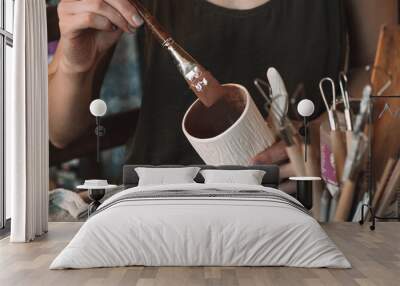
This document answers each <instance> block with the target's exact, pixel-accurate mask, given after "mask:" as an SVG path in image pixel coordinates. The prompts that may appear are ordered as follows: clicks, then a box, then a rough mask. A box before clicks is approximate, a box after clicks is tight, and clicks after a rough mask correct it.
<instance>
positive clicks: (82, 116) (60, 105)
mask: <svg viewBox="0 0 400 286" xmlns="http://www.w3.org/2000/svg"><path fill="white" fill-rule="evenodd" d="M55 61H56V62H54V63H52V66H51V67H50V68H49V70H50V73H49V134H50V140H51V142H52V143H53V144H54V145H55V146H57V147H60V148H63V147H65V146H66V145H68V144H69V143H71V142H72V141H73V140H74V139H76V138H77V137H78V136H79V135H81V134H82V133H83V132H84V131H85V130H87V128H88V126H89V124H90V120H91V117H90V113H89V105H90V102H91V100H92V98H93V78H94V74H95V67H93V68H91V69H90V70H88V71H86V72H80V73H78V72H69V71H67V69H65V68H63V66H62V65H61V64H60V61H58V60H57V59H55Z"/></svg>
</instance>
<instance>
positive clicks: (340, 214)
mask: <svg viewBox="0 0 400 286" xmlns="http://www.w3.org/2000/svg"><path fill="white" fill-rule="evenodd" d="M354 187H355V183H354V182H353V181H351V180H347V181H345V182H344V183H343V185H342V188H341V189H342V190H341V192H340V197H339V202H338V205H337V208H336V213H335V219H334V221H335V222H343V221H347V220H348V218H349V215H350V211H351V206H352V204H353V198H354Z"/></svg>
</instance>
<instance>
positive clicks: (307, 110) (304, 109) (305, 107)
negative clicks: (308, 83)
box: [297, 99, 315, 117]
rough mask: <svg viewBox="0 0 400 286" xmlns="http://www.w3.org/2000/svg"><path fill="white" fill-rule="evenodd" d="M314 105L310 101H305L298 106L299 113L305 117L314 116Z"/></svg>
mask: <svg viewBox="0 0 400 286" xmlns="http://www.w3.org/2000/svg"><path fill="white" fill-rule="evenodd" d="M314 111H315V106H314V103H313V102H312V101H311V100H309V99H303V100H302V101H300V102H299V104H298V105H297V112H298V113H299V114H300V115H301V116H303V117H310V116H311V115H313V114H314Z"/></svg>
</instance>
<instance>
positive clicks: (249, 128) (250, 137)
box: [182, 84, 275, 166]
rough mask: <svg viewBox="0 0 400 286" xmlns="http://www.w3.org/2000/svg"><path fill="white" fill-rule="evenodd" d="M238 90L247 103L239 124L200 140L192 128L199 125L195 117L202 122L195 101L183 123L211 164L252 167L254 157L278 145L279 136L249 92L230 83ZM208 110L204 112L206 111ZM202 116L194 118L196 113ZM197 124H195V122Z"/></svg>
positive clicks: (203, 156)
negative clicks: (271, 127) (274, 144)
mask: <svg viewBox="0 0 400 286" xmlns="http://www.w3.org/2000/svg"><path fill="white" fill-rule="evenodd" d="M226 86H230V87H232V88H235V89H237V91H238V94H240V96H242V100H243V102H244V105H243V111H242V114H241V115H240V117H239V118H238V119H237V120H236V122H235V123H234V124H233V125H231V126H230V127H229V128H227V129H226V130H224V131H223V132H222V133H220V134H217V135H215V136H212V137H209V138H199V137H196V136H194V135H193V134H191V132H190V131H189V130H190V129H191V128H190V127H191V125H197V124H198V122H194V121H193V120H192V119H191V118H196V119H197V120H201V115H202V114H201V113H200V111H199V110H200V109H201V108H202V107H199V105H201V104H202V103H201V102H200V101H199V100H197V101H195V102H194V103H193V104H192V105H191V106H190V108H189V109H188V111H187V112H186V114H185V116H184V118H183V121H182V130H183V133H184V134H185V136H186V138H187V139H188V140H189V142H190V143H191V144H192V146H193V147H194V149H195V150H196V151H197V153H198V154H199V155H200V157H201V158H202V159H203V160H204V162H205V163H206V164H209V165H244V166H245V165H249V164H250V161H251V159H252V158H254V156H256V155H257V154H259V153H260V152H262V151H264V150H265V149H266V148H267V147H269V146H271V145H272V144H273V143H274V142H275V136H274V133H273V132H272V130H271V129H270V127H269V126H268V123H267V122H266V121H265V120H264V118H263V117H262V115H261V113H260V111H259V110H258V108H257V106H256V105H255V103H254V101H253V99H252V98H251V96H250V94H249V92H248V91H247V89H246V88H245V87H243V86H241V85H238V84H226ZM203 111H204V110H203ZM196 112H197V113H198V114H199V115H194V116H193V114H194V113H196ZM192 121H193V122H192Z"/></svg>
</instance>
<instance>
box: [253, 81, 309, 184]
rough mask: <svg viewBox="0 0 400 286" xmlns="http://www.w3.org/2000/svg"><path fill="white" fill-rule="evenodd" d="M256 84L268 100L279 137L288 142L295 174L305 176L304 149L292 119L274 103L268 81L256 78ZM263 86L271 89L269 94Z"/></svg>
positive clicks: (288, 150)
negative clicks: (295, 132)
mask: <svg viewBox="0 0 400 286" xmlns="http://www.w3.org/2000/svg"><path fill="white" fill-rule="evenodd" d="M254 85H255V86H256V88H257V89H258V90H259V92H260V93H261V95H262V96H263V97H264V99H265V102H266V103H265V105H264V108H265V109H266V110H267V111H268V112H270V115H271V117H272V122H273V125H274V128H275V130H276V131H277V132H278V133H279V137H280V138H281V140H283V141H284V142H285V144H286V152H287V154H288V157H289V160H290V162H291V163H292V166H293V169H294V172H295V175H296V176H305V175H306V173H305V166H304V163H303V158H302V150H301V147H300V145H299V144H298V143H297V140H296V139H295V138H296V135H295V134H294V132H293V129H294V127H293V124H292V122H291V120H290V119H289V118H288V117H287V114H286V113H285V112H284V111H283V110H281V106H282V105H280V104H276V103H275V104H274V101H273V96H272V93H273V91H272V88H271V86H270V85H269V84H268V83H267V82H265V81H263V80H261V79H255V80H254ZM263 87H266V88H267V89H268V90H269V94H267V93H266V92H265V90H264V88H263ZM285 89H286V88H285ZM274 98H277V97H274ZM281 104H282V103H281ZM283 106H284V105H283Z"/></svg>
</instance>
